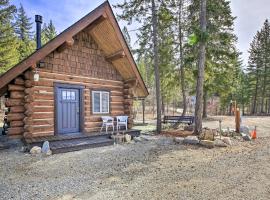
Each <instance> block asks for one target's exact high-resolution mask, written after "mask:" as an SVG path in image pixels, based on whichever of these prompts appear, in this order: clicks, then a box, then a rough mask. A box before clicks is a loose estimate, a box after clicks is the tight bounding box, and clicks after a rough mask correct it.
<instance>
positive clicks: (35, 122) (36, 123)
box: [33, 118, 54, 126]
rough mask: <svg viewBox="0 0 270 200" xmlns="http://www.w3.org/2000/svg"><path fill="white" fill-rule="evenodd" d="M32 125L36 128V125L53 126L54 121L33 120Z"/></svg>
mask: <svg viewBox="0 0 270 200" xmlns="http://www.w3.org/2000/svg"><path fill="white" fill-rule="evenodd" d="M33 125H34V126H38V125H51V126H52V125H54V119H53V118H52V119H40V120H36V119H35V120H33Z"/></svg>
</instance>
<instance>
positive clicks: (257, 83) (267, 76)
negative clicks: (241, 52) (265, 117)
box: [247, 20, 270, 114]
mask: <svg viewBox="0 0 270 200" xmlns="http://www.w3.org/2000/svg"><path fill="white" fill-rule="evenodd" d="M269 45H270V24H269V22H268V20H266V21H265V22H264V25H263V27H262V29H261V30H260V31H258V32H257V34H256V35H255V36H254V38H253V41H252V42H251V44H250V50H249V54H250V55H249V66H248V67H247V73H248V78H249V86H250V88H251V89H252V91H253V92H252V93H253V94H252V97H251V98H252V105H251V113H252V114H256V113H269V108H270V105H269V103H270V87H269V83H270V47H269Z"/></svg>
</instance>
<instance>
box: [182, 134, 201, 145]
mask: <svg viewBox="0 0 270 200" xmlns="http://www.w3.org/2000/svg"><path fill="white" fill-rule="evenodd" d="M199 142H200V141H199V139H198V137H197V136H187V137H185V139H184V141H183V143H184V144H199Z"/></svg>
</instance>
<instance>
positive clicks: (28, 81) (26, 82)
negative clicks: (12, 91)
mask: <svg viewBox="0 0 270 200" xmlns="http://www.w3.org/2000/svg"><path fill="white" fill-rule="evenodd" d="M24 86H25V87H26V88H30V87H32V86H33V81H31V80H26V81H25V82H24Z"/></svg>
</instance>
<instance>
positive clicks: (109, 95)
mask: <svg viewBox="0 0 270 200" xmlns="http://www.w3.org/2000/svg"><path fill="white" fill-rule="evenodd" d="M94 93H99V98H100V112H95V111H94ZM103 93H106V94H108V112H102V94H103ZM91 96H92V98H91V99H92V114H96V115H102V114H110V112H111V110H110V102H111V93H110V91H107V90H91Z"/></svg>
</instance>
